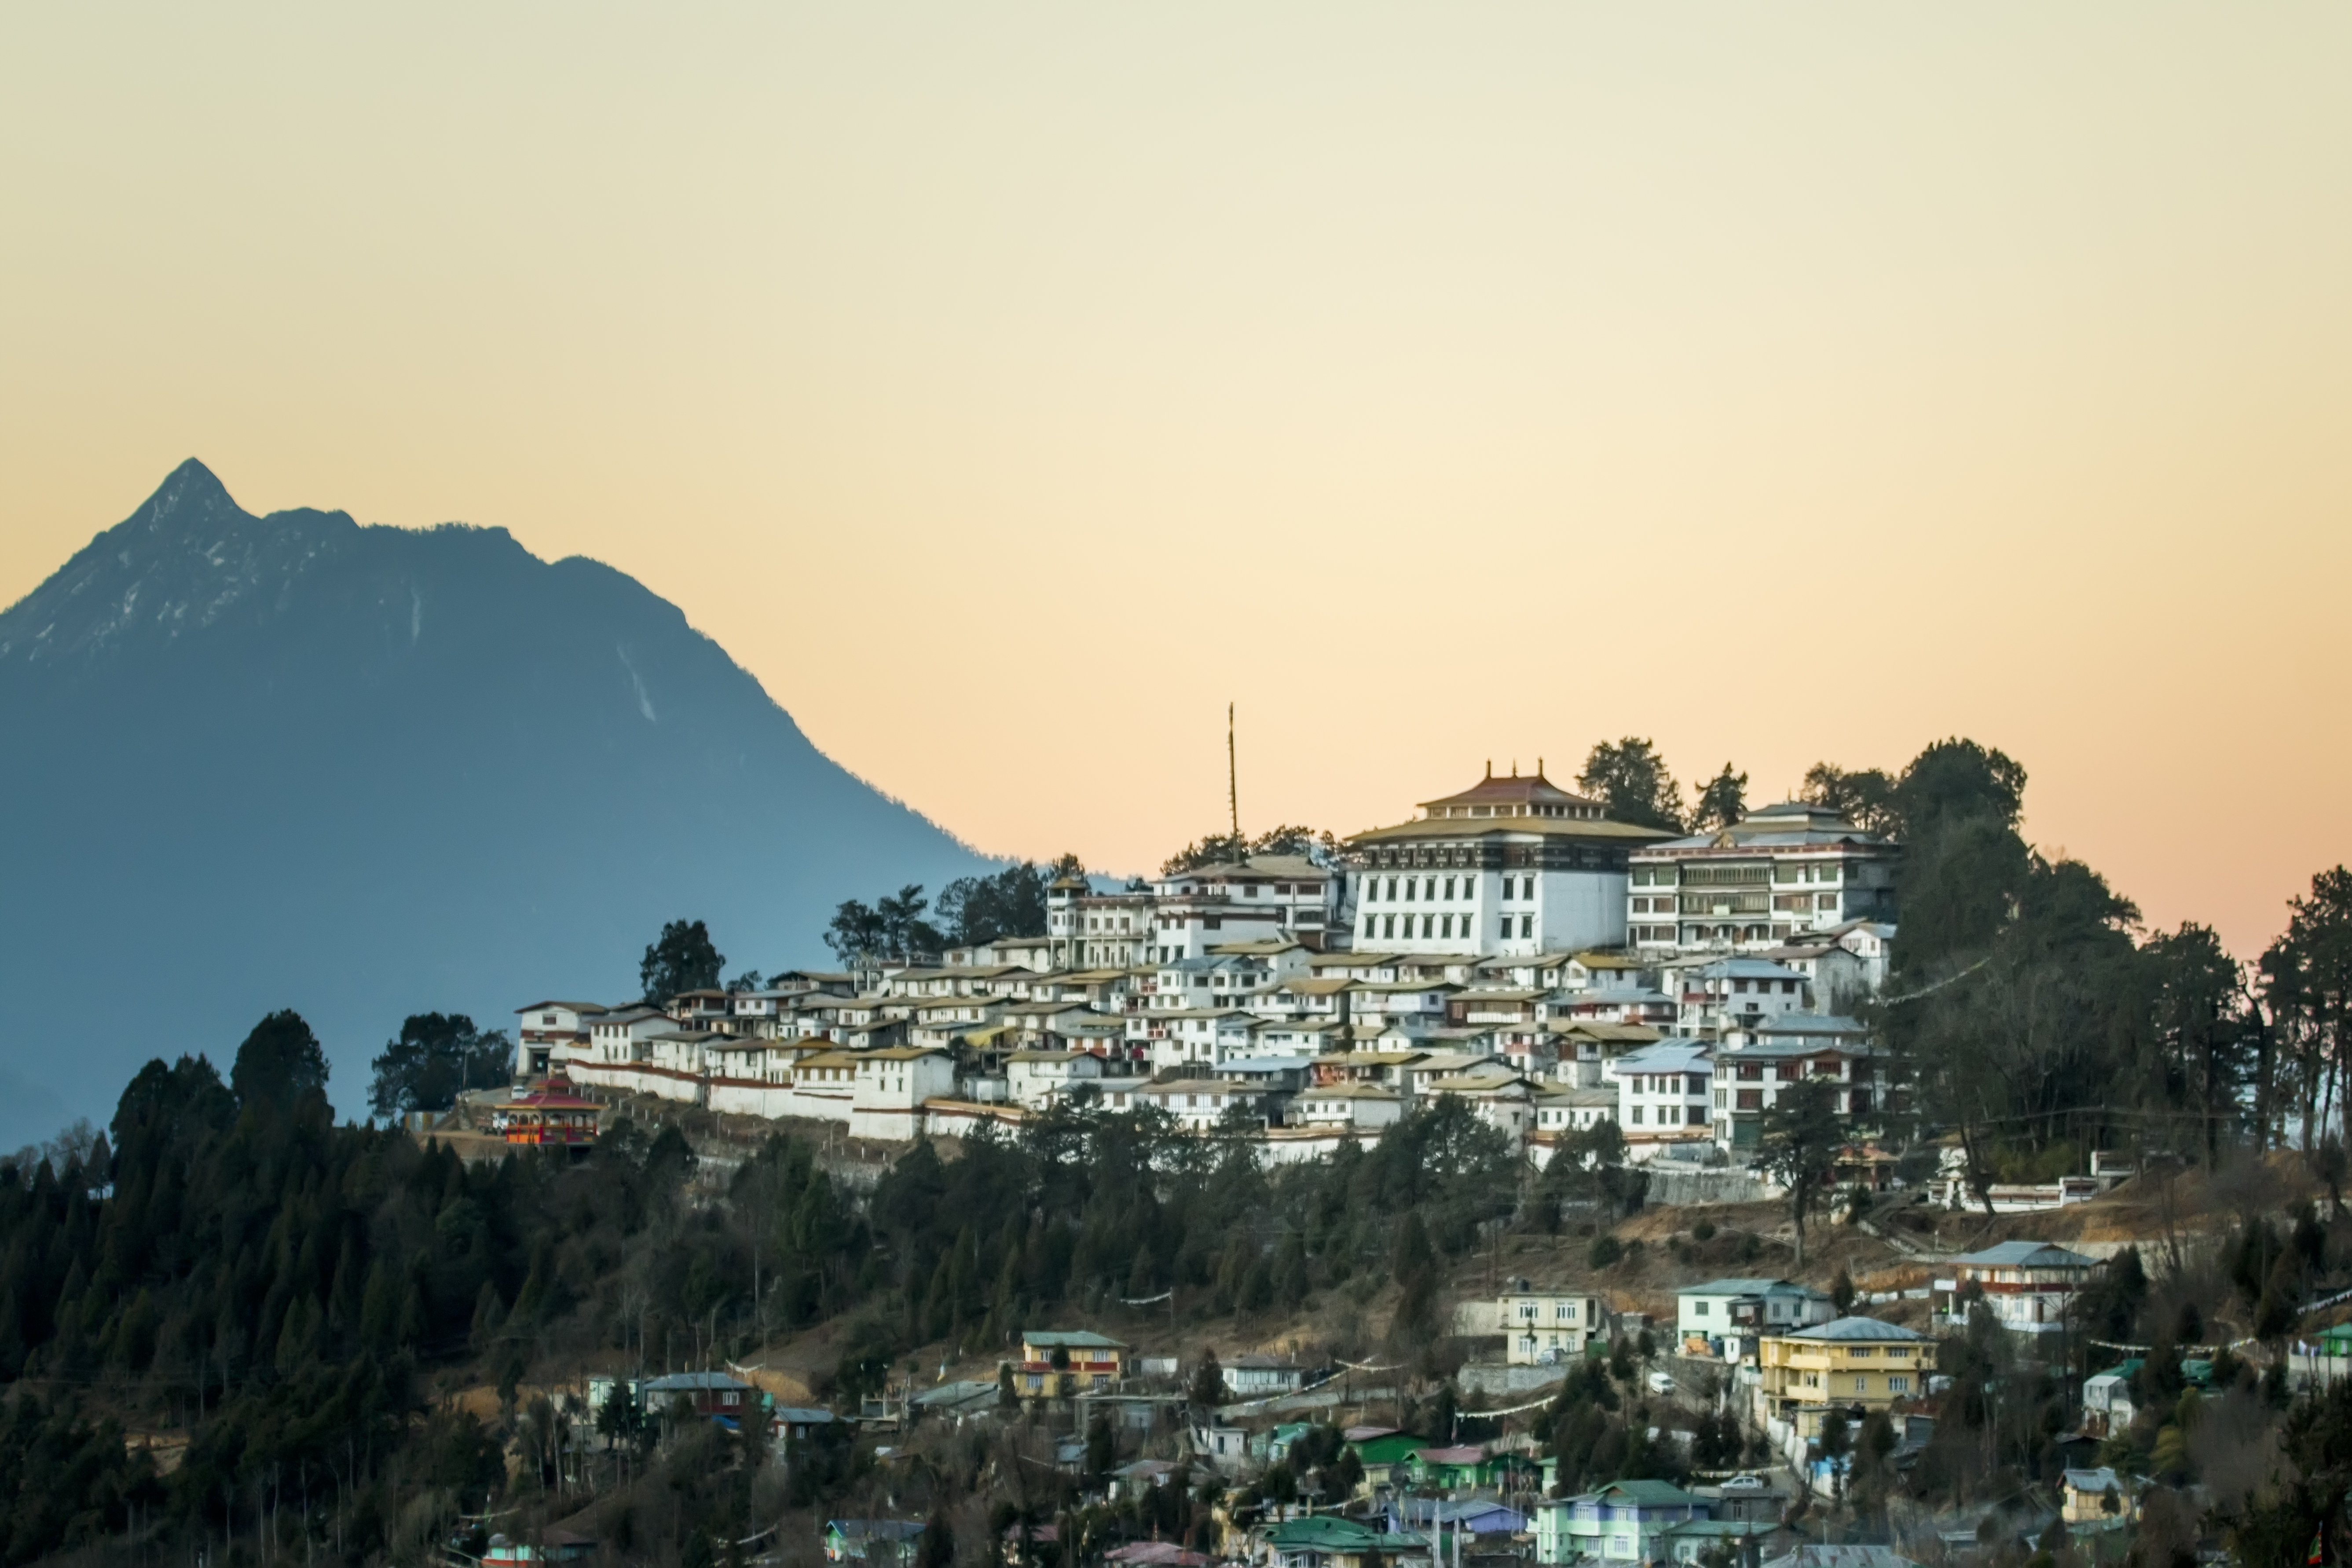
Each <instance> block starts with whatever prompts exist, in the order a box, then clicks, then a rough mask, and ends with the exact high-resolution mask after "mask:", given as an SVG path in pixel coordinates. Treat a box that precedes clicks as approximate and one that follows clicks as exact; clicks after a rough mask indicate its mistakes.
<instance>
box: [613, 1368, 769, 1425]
mask: <svg viewBox="0 0 2352 1568" xmlns="http://www.w3.org/2000/svg"><path fill="white" fill-rule="evenodd" d="M637 1388H638V1394H637V1397H638V1400H639V1403H640V1404H641V1405H642V1406H643V1407H644V1409H645V1412H646V1415H667V1414H669V1412H670V1410H671V1409H672V1408H673V1407H674V1406H675V1405H676V1404H677V1402H678V1401H680V1400H684V1401H685V1402H686V1403H687V1404H688V1405H690V1406H691V1407H692V1408H693V1411H694V1413H695V1414H696V1415H713V1416H723V1417H724V1418H726V1419H727V1420H728V1421H730V1422H733V1421H736V1420H738V1419H740V1417H741V1416H742V1415H743V1414H744V1412H745V1411H746V1410H747V1409H751V1408H756V1407H757V1405H758V1404H759V1397H760V1395H759V1390H757V1389H755V1388H753V1387H752V1386H751V1384H748V1383H745V1382H744V1381H743V1380H742V1379H741V1378H739V1377H730V1376H729V1375H728V1374H727V1373H723V1372H674V1373H670V1374H669V1375H668V1376H667V1377H649V1378H647V1379H646V1380H645V1382H643V1383H641V1384H638V1385H637Z"/></svg>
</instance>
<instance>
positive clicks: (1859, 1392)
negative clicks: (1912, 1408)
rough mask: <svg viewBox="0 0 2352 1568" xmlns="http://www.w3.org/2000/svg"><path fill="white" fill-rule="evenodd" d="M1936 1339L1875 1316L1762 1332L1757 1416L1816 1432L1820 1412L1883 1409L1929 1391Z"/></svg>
mask: <svg viewBox="0 0 2352 1568" xmlns="http://www.w3.org/2000/svg"><path fill="white" fill-rule="evenodd" d="M1935 1367H1936V1343H1935V1341H1933V1340H1931V1339H1929V1338H1928V1337H1927V1335H1926V1334H1923V1333H1921V1332H1919V1331H1917V1330H1916V1329H1906V1328H1905V1327H1903V1326H1902V1325H1901V1324H1899V1323H1883V1322H1880V1321H1878V1320H1877V1319H1875V1318H1837V1319H1833V1320H1832V1321H1829V1322H1826V1323H1817V1324H1814V1325H1813V1326H1812V1327H1811V1328H1804V1329H1798V1330H1795V1331H1787V1332H1781V1333H1768V1334H1765V1335H1764V1336H1762V1338H1761V1339H1760V1341H1759V1343H1758V1347H1757V1372H1758V1374H1759V1382H1758V1384H1757V1390H1756V1405H1757V1410H1758V1413H1759V1415H1766V1416H1770V1417H1773V1418H1776V1419H1778V1420H1780V1421H1783V1422H1786V1423H1788V1424H1789V1425H1790V1426H1792V1427H1794V1428H1795V1430H1796V1431H1797V1433H1798V1434H1799V1435H1800V1436H1805V1437H1818V1436H1821V1431H1822V1416H1823V1415H1826V1414H1827V1413H1828V1412H1829V1411H1830V1410H1831V1409H1832V1407H1834V1408H1837V1409H1841V1410H1860V1411H1865V1412H1867V1411H1872V1410H1884V1409H1885V1408H1886V1407H1887V1406H1888V1405H1893V1404H1895V1402H1896V1401H1898V1400H1904V1399H1911V1398H1914V1397H1916V1396H1917V1395H1919V1394H1924V1393H1926V1392H1927V1374H1928V1373H1931V1372H1933V1371H1934V1370H1935Z"/></svg>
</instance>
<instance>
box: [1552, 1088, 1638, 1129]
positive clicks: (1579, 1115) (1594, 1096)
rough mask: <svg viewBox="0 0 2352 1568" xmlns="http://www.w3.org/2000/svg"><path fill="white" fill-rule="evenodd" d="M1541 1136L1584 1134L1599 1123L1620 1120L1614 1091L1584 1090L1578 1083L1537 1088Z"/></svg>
mask: <svg viewBox="0 0 2352 1568" xmlns="http://www.w3.org/2000/svg"><path fill="white" fill-rule="evenodd" d="M1534 1090H1535V1095H1534V1101H1533V1104H1534V1109H1535V1113H1536V1127H1535V1130H1536V1131H1537V1132H1538V1133H1539V1134H1540V1133H1561V1132H1581V1131H1584V1130H1585V1129H1586V1128H1588V1127H1590V1126H1591V1125H1592V1124H1593V1123H1594V1122H1596V1121H1616V1120H1617V1091H1616V1090H1615V1089H1584V1088H1581V1087H1579V1086H1578V1085H1575V1084H1567V1083H1539V1084H1537V1085H1535V1086H1534Z"/></svg>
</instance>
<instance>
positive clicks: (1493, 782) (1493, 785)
mask: <svg viewBox="0 0 2352 1568" xmlns="http://www.w3.org/2000/svg"><path fill="white" fill-rule="evenodd" d="M1445 805H1577V806H1585V807H1589V808H1591V810H1594V811H1598V810H1600V809H1601V802H1600V801H1597V800H1594V799H1592V798H1591V797H1590V796H1588V795H1575V794H1572V793H1570V791H1568V790H1564V789H1562V788H1560V787H1559V785H1558V784H1554V783H1552V782H1551V781H1550V780H1549V779H1548V778H1546V777H1544V776H1543V771H1542V768H1541V765H1540V764H1538V768H1537V771H1536V772H1534V773H1528V774H1526V775H1524V776H1521V775H1518V774H1513V775H1512V776H1510V777H1507V778H1499V779H1498V778H1496V776H1495V775H1494V773H1492V772H1491V771H1490V772H1489V773H1487V774H1486V777H1485V778H1483V779H1480V780H1479V781H1478V782H1477V783H1476V784H1472V785H1471V786H1470V787H1469V788H1468V789H1465V790H1464V791H1463V792H1462V793H1461V794H1460V795H1444V796H1441V797H1439V798H1438V799H1436V800H1424V801H1423V802H1422V803H1421V808H1422V809H1423V811H1427V810H1430V809H1431V808H1433V807H1436V806H1445Z"/></svg>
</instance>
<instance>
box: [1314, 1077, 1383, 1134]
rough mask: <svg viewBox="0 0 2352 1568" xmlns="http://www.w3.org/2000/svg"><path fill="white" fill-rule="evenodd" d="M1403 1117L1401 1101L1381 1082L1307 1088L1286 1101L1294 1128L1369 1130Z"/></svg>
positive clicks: (1332, 1084)
mask: <svg viewBox="0 0 2352 1568" xmlns="http://www.w3.org/2000/svg"><path fill="white" fill-rule="evenodd" d="M1403 1114H1404V1100H1403V1098H1402V1096H1400V1095H1399V1094H1398V1093H1397V1091H1396V1090H1395V1089H1391V1088H1390V1087H1389V1086H1388V1085H1386V1084H1384V1083H1357V1082H1349V1083H1331V1084H1323V1085H1319V1086H1318V1087H1317V1088H1314V1089H1307V1090H1305V1091H1303V1092H1302V1093H1300V1094H1299V1095H1298V1097H1297V1099H1295V1100H1292V1101H1291V1102H1290V1120H1291V1122H1292V1124H1293V1125H1294V1126H1298V1127H1345V1128H1349V1129H1353V1130H1355V1131H1377V1130H1379V1129H1380V1128H1382V1127H1387V1126H1390V1125H1391V1124H1392V1123H1394V1122H1395V1121H1397V1120H1398V1119H1399V1118H1401V1117H1402V1116H1403Z"/></svg>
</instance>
